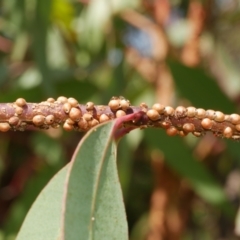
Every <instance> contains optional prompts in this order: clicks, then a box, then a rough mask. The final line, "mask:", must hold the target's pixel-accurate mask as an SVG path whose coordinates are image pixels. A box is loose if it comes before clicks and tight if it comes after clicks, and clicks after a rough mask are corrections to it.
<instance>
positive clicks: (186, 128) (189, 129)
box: [183, 123, 195, 133]
mask: <svg viewBox="0 0 240 240" xmlns="http://www.w3.org/2000/svg"><path fill="white" fill-rule="evenodd" d="M194 130H195V126H194V124H192V123H185V124H184V125H183V131H184V132H186V133H189V132H193V131H194Z"/></svg>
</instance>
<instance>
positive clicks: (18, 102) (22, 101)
mask: <svg viewBox="0 0 240 240" xmlns="http://www.w3.org/2000/svg"><path fill="white" fill-rule="evenodd" d="M15 103H16V105H17V106H18V107H23V106H25V105H26V100H25V99H24V98H18V99H17V100H16V102H15Z"/></svg>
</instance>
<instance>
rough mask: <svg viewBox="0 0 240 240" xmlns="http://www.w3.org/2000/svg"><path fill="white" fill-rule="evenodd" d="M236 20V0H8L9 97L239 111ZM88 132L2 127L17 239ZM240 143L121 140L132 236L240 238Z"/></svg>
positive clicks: (0, 40) (4, 83)
mask: <svg viewBox="0 0 240 240" xmlns="http://www.w3.org/2000/svg"><path fill="white" fill-rule="evenodd" d="M239 16H240V5H239V2H238V1H237V0H235V1H234V0H226V1H210V0H205V1H203V0H202V1H200V0H199V1H197V0H195V1H187V0H185V1H183V0H182V1H181V0H142V1H141V0H133V1H128V0H108V1H106V0H78V1H77V0H69V1H68V0H41V1H40V0H18V1H14V0H2V1H0V59H1V61H0V102H13V101H15V100H16V98H18V97H23V98H26V100H27V101H28V102H39V101H43V100H45V99H47V98H48V97H54V98H57V97H58V96H60V95H64V96H67V97H75V98H77V99H78V100H79V102H80V103H83V104H84V103H86V102H87V101H93V102H94V103H95V104H107V103H108V101H109V99H110V98H111V97H112V96H125V97H126V98H127V99H129V100H130V101H131V103H132V104H133V105H139V104H140V103H142V102H145V103H146V104H148V106H151V105H152V104H153V103H154V102H161V103H163V104H166V105H171V106H174V107H176V106H178V105H184V106H189V105H194V106H195V107H202V108H206V109H215V110H220V111H223V112H224V113H232V112H239V106H240V74H239V67H240V57H239V56H240V35H239V31H238V29H239V23H240V21H239V20H240V18H239ZM82 136H83V133H79V132H72V133H66V132H64V131H62V129H55V130H49V131H36V132H30V131H28V132H11V133H0V180H1V181H0V213H1V214H0V239H7V240H10V239H14V237H15V235H16V233H17V231H18V230H19V228H20V225H21V223H22V221H23V219H24V216H25V215H26V213H27V211H28V209H29V207H30V206H31V204H32V203H33V201H34V199H35V198H36V196H37V195H38V193H39V192H40V191H41V189H42V188H43V187H44V185H45V184H46V183H47V182H48V180H49V179H50V178H51V177H52V176H53V175H54V174H55V173H56V172H57V171H58V170H59V169H60V168H61V167H63V166H64V165H65V164H66V163H67V162H68V161H70V159H71V156H72V154H73V152H74V149H75V147H76V145H77V143H78V141H79V140H80V139H81V137H82ZM239 144H240V143H239V142H234V141H233V140H223V139H217V138H215V137H214V136H213V135H212V134H206V135H205V136H204V137H202V138H196V137H194V136H192V135H191V136H187V137H185V138H181V137H178V136H177V137H168V136H167V135H166V134H165V132H164V131H163V130H155V129H148V130H144V131H143V130H135V131H133V132H132V133H130V134H129V135H127V136H126V137H125V138H124V139H122V140H121V142H120V145H119V150H118V166H119V176H120V181H121V184H122V189H123V195H124V201H125V205H126V211H127V218H128V223H129V235H130V239H131V240H141V239H147V240H158V239H167V240H176V239H184V240H185V239H186V240H188V239H206V240H208V239H221V240H223V239H239V236H240V223H239V222H240V216H238V214H237V211H238V205H239V197H240V196H239V190H240V171H239V165H240V151H239Z"/></svg>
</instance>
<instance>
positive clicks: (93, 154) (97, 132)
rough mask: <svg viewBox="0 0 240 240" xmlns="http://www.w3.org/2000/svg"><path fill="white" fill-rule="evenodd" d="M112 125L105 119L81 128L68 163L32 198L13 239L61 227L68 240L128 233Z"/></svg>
mask: <svg viewBox="0 0 240 240" xmlns="http://www.w3.org/2000/svg"><path fill="white" fill-rule="evenodd" d="M113 126H114V122H110V123H106V124H103V125H100V126H99V127H97V128H95V129H92V130H91V131H89V132H88V133H87V134H86V136H85V137H84V138H83V139H82V141H81V142H80V143H79V146H78V147H77V149H76V151H75V154H74V156H73V159H72V161H71V163H70V166H69V165H67V166H66V167H64V168H63V169H62V170H61V171H60V172H59V173H57V174H56V175H55V177H54V178H53V179H52V180H51V181H50V182H49V183H48V185H47V186H46V187H45V188H44V189H43V191H42V192H41V193H40V195H39V196H38V198H37V199H36V201H35V202H34V204H33V206H32V208H31V209H30V211H29V213H28V215H27V217H26V219H25V221H24V223H23V225H22V227H21V229H20V232H19V234H18V236H17V240H22V239H24V240H25V239H32V240H38V239H39V240H40V239H49V240H54V239H59V237H60V234H61V233H62V234H61V237H62V238H61V239H68V240H70V239H79V237H80V239H93V238H94V239H99V240H101V239H119V240H124V239H128V227H127V221H126V214H125V209H124V204H123V198H122V192H121V187H120V184H119V179H118V174H117V167H116V143H115V142H114V141H113V140H112V130H113ZM62 207H63V208H62ZM63 209H64V211H63ZM62 225H63V227H62ZM60 231H61V232H60Z"/></svg>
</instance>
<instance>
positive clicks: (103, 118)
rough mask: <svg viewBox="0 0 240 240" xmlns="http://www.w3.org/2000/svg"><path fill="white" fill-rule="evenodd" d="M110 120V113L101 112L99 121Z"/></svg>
mask: <svg viewBox="0 0 240 240" xmlns="http://www.w3.org/2000/svg"><path fill="white" fill-rule="evenodd" d="M108 120H109V117H108V115H106V114H104V113H103V114H101V115H100V117H99V122H100V123H102V122H106V121H108Z"/></svg>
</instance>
